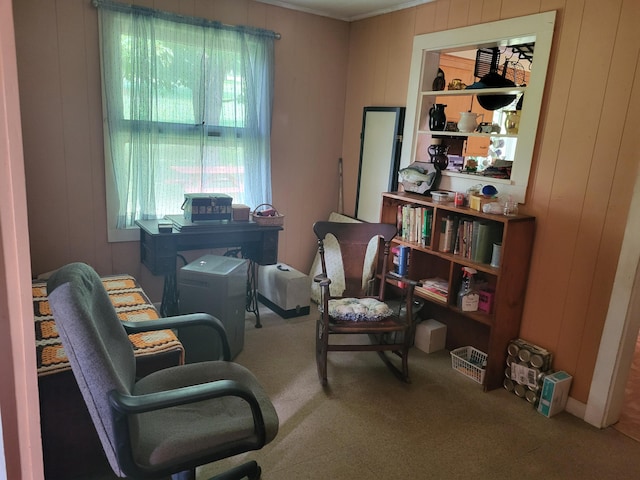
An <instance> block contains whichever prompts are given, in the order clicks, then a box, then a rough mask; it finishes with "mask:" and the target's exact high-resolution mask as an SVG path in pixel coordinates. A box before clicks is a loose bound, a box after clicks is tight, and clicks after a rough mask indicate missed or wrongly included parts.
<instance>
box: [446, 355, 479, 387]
mask: <svg viewBox="0 0 640 480" xmlns="http://www.w3.org/2000/svg"><path fill="white" fill-rule="evenodd" d="M486 365H487V354H486V353H484V352H481V351H480V350H478V349H477V348H473V347H460V348H456V349H455V350H452V351H451V366H452V367H453V369H454V370H457V371H458V372H460V373H462V374H463V375H465V376H467V377H469V378H471V379H473V380H475V381H476V382H478V383H483V382H484V374H485V366H486Z"/></svg>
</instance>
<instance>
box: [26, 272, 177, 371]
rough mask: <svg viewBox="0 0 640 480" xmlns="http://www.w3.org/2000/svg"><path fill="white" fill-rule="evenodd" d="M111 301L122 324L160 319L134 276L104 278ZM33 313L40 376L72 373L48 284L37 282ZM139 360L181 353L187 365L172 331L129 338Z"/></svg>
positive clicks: (144, 333)
mask: <svg viewBox="0 0 640 480" xmlns="http://www.w3.org/2000/svg"><path fill="white" fill-rule="evenodd" d="M102 283H103V284H104V286H105V288H106V290H107V292H108V293H109V297H110V298H111V301H112V302H113V305H114V306H115V309H116V312H117V313H118V317H119V318H120V320H122V321H129V322H140V321H147V320H154V319H157V318H159V315H158V312H157V310H156V308H155V307H154V306H153V304H152V303H151V302H150V301H149V299H148V298H147V296H146V294H145V293H144V291H143V290H142V288H141V287H140V285H139V284H138V282H137V281H136V279H135V278H134V277H132V276H131V275H111V276H105V277H102ZM32 290H33V313H34V318H35V329H36V354H37V357H38V358H37V361H38V375H39V376H43V375H50V374H54V373H58V372H62V371H65V370H70V369H71V365H70V364H69V360H68V359H67V356H66V354H65V352H64V348H63V346H62V343H61V342H60V338H59V337H58V332H57V330H56V324H55V321H54V318H53V316H52V314H51V309H50V307H49V302H48V301H47V283H46V282H45V281H38V280H36V281H34V282H33V284H32ZM129 339H130V340H131V343H132V345H133V350H134V354H135V355H136V356H142V355H153V354H156V353H160V352H171V351H178V352H180V358H181V363H182V362H184V349H183V347H182V344H181V343H180V341H179V340H178V338H177V337H176V336H175V334H174V333H173V331H172V330H159V331H155V332H143V333H136V334H132V335H129Z"/></svg>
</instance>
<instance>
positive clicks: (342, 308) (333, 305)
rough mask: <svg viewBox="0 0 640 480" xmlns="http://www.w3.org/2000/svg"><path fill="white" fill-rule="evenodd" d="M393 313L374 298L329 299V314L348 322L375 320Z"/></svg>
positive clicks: (333, 317)
mask: <svg viewBox="0 0 640 480" xmlns="http://www.w3.org/2000/svg"><path fill="white" fill-rule="evenodd" d="M391 315H393V310H391V308H390V307H389V306H388V305H387V304H386V303H384V302H381V301H380V300H377V299H375V298H340V299H333V300H329V316H330V317H331V318H332V319H334V320H341V321H350V322H377V321H380V320H382V319H384V318H387V317H389V316H391Z"/></svg>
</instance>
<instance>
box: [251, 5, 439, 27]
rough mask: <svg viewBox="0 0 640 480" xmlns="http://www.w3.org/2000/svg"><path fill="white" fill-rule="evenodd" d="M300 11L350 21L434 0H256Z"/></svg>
mask: <svg viewBox="0 0 640 480" xmlns="http://www.w3.org/2000/svg"><path fill="white" fill-rule="evenodd" d="M257 1H258V2H261V3H268V4H270V5H277V6H279V7H283V8H290V9H293V10H299V11H301V12H306V13H312V14H314V15H321V16H323V17H331V18H335V19H338V20H344V21H346V22H351V21H354V20H360V19H362V18H367V17H373V16H375V15H381V14H383V13H389V12H393V11H395V10H402V9H403V8H409V7H415V6H416V5H421V4H423V3H429V2H432V1H434V0H286V1H279V0H257Z"/></svg>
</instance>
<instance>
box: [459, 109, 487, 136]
mask: <svg viewBox="0 0 640 480" xmlns="http://www.w3.org/2000/svg"><path fill="white" fill-rule="evenodd" d="M478 117H482V118H483V119H484V113H473V112H460V121H459V122H458V131H459V132H463V133H470V132H475V131H476V128H478Z"/></svg>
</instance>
